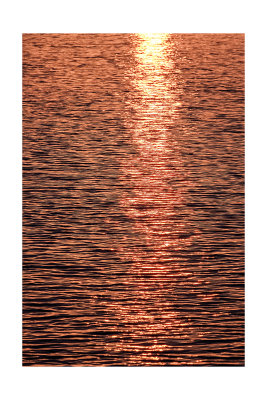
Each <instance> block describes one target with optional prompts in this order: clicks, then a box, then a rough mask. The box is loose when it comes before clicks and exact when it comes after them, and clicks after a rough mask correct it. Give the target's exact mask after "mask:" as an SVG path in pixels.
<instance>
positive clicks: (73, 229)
mask: <svg viewBox="0 0 267 400" xmlns="http://www.w3.org/2000/svg"><path fill="white" fill-rule="evenodd" d="M23 61H24V62H23V102H24V111H23V154H24V157H23V170H24V174H23V207H24V211H23V236H24V239H23V365H25V366H112V365H114V366H119V365H121V366H160V365H163V366H164V365H174V366H190V365H212V366H215V365H228V366H230V365H233V366H234V365H236V366H237V365H244V205H243V203H244V160H243V158H244V36H243V35H239V34H151V35H150V34H91V35H90V34H26V35H24V37H23Z"/></svg>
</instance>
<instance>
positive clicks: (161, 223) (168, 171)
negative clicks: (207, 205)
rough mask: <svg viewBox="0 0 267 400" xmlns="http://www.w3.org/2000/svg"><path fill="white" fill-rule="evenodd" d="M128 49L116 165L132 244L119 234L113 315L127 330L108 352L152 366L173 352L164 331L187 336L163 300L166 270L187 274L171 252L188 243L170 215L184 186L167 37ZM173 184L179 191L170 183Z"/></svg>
mask: <svg viewBox="0 0 267 400" xmlns="http://www.w3.org/2000/svg"><path fill="white" fill-rule="evenodd" d="M135 45H136V48H135V54H136V64H135V67H134V69H133V74H132V85H133V87H134V91H133V96H132V98H130V100H129V108H131V109H132V110H133V113H132V114H131V115H130V117H129V119H128V120H127V124H128V128H129V130H130V132H131V137H132V145H133V148H134V149H135V152H134V154H132V157H129V158H127V161H125V162H124V180H125V182H124V184H127V186H129V187H131V190H130V191H125V195H124V196H123V197H122V199H121V206H122V208H123V209H124V210H125V213H126V214H127V217H128V219H129V220H130V221H131V225H132V231H133V236H132V240H133V241H132V242H129V238H128V237H127V236H125V245H124V246H122V248H121V249H120V250H119V254H120V257H121V258H122V259H123V260H124V261H127V262H129V261H130V263H131V267H130V269H129V271H128V274H127V277H126V278H125V279H126V282H125V284H126V285H127V286H128V287H129V290H130V293H131V298H132V302H133V303H132V305H131V306H130V307H129V305H125V308H124V307H123V308H121V307H120V308H119V309H118V310H117V311H116V312H117V313H119V314H121V319H122V320H123V321H124V324H125V326H127V327H129V331H128V335H129V338H130V339H129V341H127V342H124V343H122V342H121V343H120V344H118V343H117V345H116V346H117V351H118V350H119V349H120V350H122V351H129V354H130V355H129V354H128V357H130V362H132V363H133V364H136V363H137V364H138V362H142V365H143V364H144V363H145V360H146V359H147V358H150V359H151V357H155V360H158V361H159V364H160V360H161V357H162V354H163V353H164V351H169V350H170V349H171V347H172V346H173V343H165V339H164V337H167V336H168V335H169V334H170V332H172V335H173V340H174V342H175V341H177V343H178V342H179V341H180V340H186V339H188V340H189V339H190V337H192V335H195V333H194V332H193V328H192V327H191V326H190V321H189V319H188V318H184V317H182V316H180V315H179V312H177V310H173V305H172V304H171V303H169V302H168V300H167V298H168V293H170V292H174V291H176V290H177V281H176V280H175V279H174V271H173V268H175V276H176V279H177V275H178V276H179V273H180V275H181V278H182V277H184V276H185V275H184V274H187V275H190V272H186V271H184V270H183V269H182V268H181V269H180V272H179V266H178V261H177V263H176V264H175V265H174V264H173V254H174V253H175V252H176V253H177V252H178V251H179V250H182V249H183V248H185V247H186V246H189V245H190V243H191V240H192V239H191V236H192V235H191V234H188V226H187V221H186V219H181V218H178V219H177V209H181V210H182V209H183V205H184V203H185V195H186V186H187V184H188V180H187V177H186V175H185V173H184V169H183V161H182V158H181V155H180V151H179V148H177V142H175V144H174V142H173V137H172V130H171V127H172V126H174V125H177V122H178V121H179V113H180V106H181V101H180V98H179V94H180V89H179V88H178V87H177V84H176V82H175V79H174V74H173V68H174V66H173V62H172V59H171V52H172V47H171V42H170V41H169V35H168V34H152V35H148V34H140V35H138V36H137V37H136V42H135ZM174 149H175V152H174ZM177 181H179V182H180V183H181V182H182V185H181V184H180V185H179V187H178V185H177V184H176V185H175V184H174V182H177ZM171 260H172V262H170V261H171ZM177 269H178V271H177ZM191 275H192V274H191ZM191 275H190V276H189V278H190V277H191ZM133 277H135V279H134V281H133ZM152 291H153V293H154V294H155V293H157V298H158V302H157V304H151V302H150V298H151V292H152ZM159 315H160V319H159ZM133 327H135V328H133ZM144 338H146V340H148V338H150V344H149V346H148V345H147V344H146V345H142V342H143V341H144ZM139 341H140V348H137V347H138V346H137V343H138V342H139ZM109 346H110V345H109ZM109 346H108V347H109ZM111 346H112V345H111ZM127 349H128V350H127Z"/></svg>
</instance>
